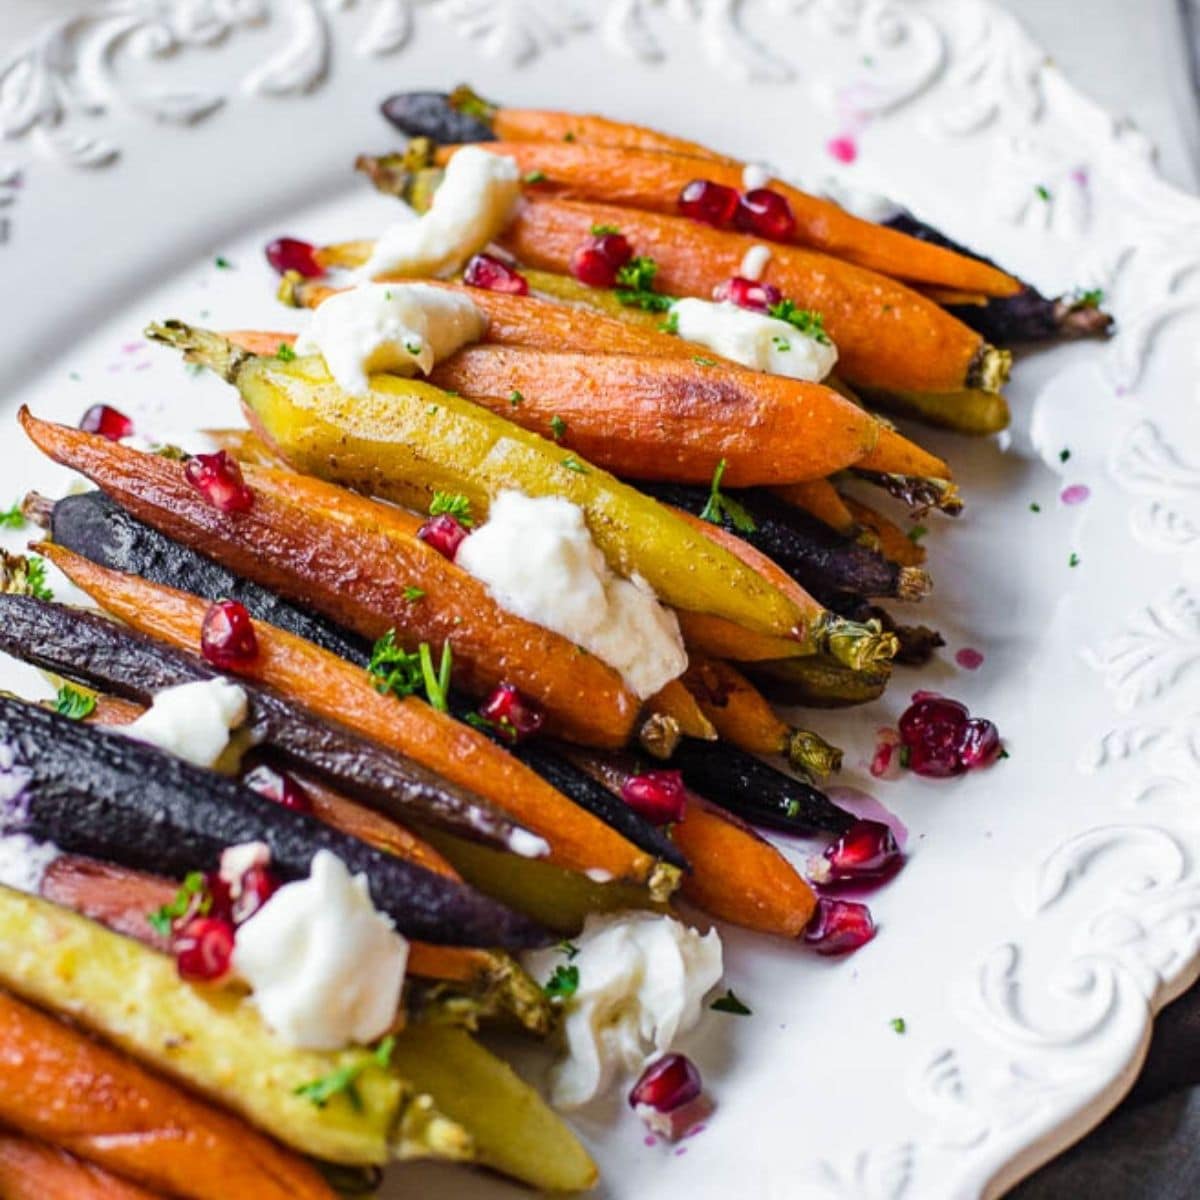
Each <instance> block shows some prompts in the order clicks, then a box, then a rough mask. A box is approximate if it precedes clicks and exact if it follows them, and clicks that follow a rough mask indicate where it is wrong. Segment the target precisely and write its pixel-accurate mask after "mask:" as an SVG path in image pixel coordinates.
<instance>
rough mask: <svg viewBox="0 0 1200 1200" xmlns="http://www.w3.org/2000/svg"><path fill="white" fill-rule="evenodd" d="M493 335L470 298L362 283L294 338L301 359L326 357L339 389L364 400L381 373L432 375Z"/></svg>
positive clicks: (422, 286)
mask: <svg viewBox="0 0 1200 1200" xmlns="http://www.w3.org/2000/svg"><path fill="white" fill-rule="evenodd" d="M486 330H487V317H486V316H485V315H484V313H483V312H482V311H481V310H480V309H479V307H478V306H477V305H476V304H475V303H474V302H473V301H472V300H471V298H470V297H469V296H463V295H461V294H460V293H458V292H451V291H447V290H446V289H445V288H438V287H431V286H430V285H429V284H427V283H364V284H359V286H358V287H354V288H350V289H349V290H348V291H345V292H338V293H336V294H335V295H332V296H330V297H329V299H328V300H326V301H325V302H324V303H323V304H321V306H320V307H319V308H318V309H317V310H316V311H315V312H314V313H313V315H312V320H311V322H310V323H309V327H308V329H306V330H305V331H304V332H303V333H302V334H300V336H299V337H298V338H297V339H296V353H297V354H320V355H321V356H322V357H323V358H324V359H325V365H326V366H327V367H328V368H329V373H330V374H331V375H332V376H333V378H334V380H335V381H336V382H337V385H338V387H340V388H341V389H342V391H344V392H348V393H349V394H350V395H352V396H362V395H364V394H365V393H366V392H367V390H368V388H369V387H370V386H371V385H370V380H369V378H368V376H369V375H371V374H372V373H373V372H376V371H391V372H393V373H394V374H397V375H415V374H416V373H417V372H418V371H421V372H423V373H424V374H426V375H428V374H429V372H430V371H432V370H433V366H434V364H435V363H437V362H440V361H441V360H442V359H443V358H448V357H449V356H450V355H451V354H453V353H454V352H455V351H456V350H458V349H460V348H461V347H463V346H465V345H467V344H468V343H470V342H477V341H479V339H480V338H481V337H483V335H484V332H485V331H486Z"/></svg>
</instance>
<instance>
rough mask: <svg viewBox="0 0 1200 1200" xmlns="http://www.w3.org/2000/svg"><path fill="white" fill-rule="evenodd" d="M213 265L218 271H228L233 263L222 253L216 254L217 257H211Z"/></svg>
mask: <svg viewBox="0 0 1200 1200" xmlns="http://www.w3.org/2000/svg"><path fill="white" fill-rule="evenodd" d="M213 266H215V267H216V268H217V270H218V271H229V270H232V268H233V263H231V262H230V261H229V259H227V258H226V257H225V256H224V255H223V254H218V255H217V257H216V258H214V259H213Z"/></svg>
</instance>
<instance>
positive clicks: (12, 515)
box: [0, 503, 25, 529]
mask: <svg viewBox="0 0 1200 1200" xmlns="http://www.w3.org/2000/svg"><path fill="white" fill-rule="evenodd" d="M24 527H25V514H24V513H23V512H22V511H21V505H20V504H19V503H18V504H14V505H13V506H12V508H10V509H6V510H5V511H4V512H0V529H23V528H24Z"/></svg>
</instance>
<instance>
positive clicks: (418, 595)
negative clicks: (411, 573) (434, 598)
mask: <svg viewBox="0 0 1200 1200" xmlns="http://www.w3.org/2000/svg"><path fill="white" fill-rule="evenodd" d="M424 596H425V589H424V588H419V587H406V588H405V589H404V598H405V600H410V601H415V600H421V599H424Z"/></svg>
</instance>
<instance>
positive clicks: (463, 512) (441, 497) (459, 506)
mask: <svg viewBox="0 0 1200 1200" xmlns="http://www.w3.org/2000/svg"><path fill="white" fill-rule="evenodd" d="M443 513H445V515H446V516H448V517H453V518H454V519H455V520H456V521H457V522H458V523H459V524H460V525H462V526H464V527H465V528H467V529H470V528H471V526H472V525H474V524H475V518H474V517H472V516H471V501H470V500H468V499H467V498H466V496H464V495H463V494H462V493H461V492H434V493H433V500H432V501H431V502H430V505H429V515H430V516H431V517H438V516H441V515H442V514H443Z"/></svg>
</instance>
